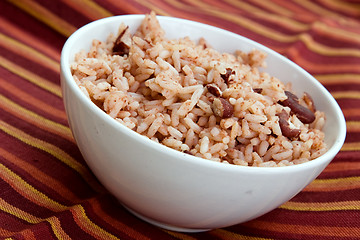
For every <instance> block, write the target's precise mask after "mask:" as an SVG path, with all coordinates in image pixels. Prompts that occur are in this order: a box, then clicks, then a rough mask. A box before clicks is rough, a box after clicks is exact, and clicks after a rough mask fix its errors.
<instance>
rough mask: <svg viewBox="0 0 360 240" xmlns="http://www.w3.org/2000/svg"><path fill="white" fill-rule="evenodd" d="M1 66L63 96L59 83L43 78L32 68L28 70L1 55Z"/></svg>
mask: <svg viewBox="0 0 360 240" xmlns="http://www.w3.org/2000/svg"><path fill="white" fill-rule="evenodd" d="M0 66H2V67H4V68H6V69H7V70H9V71H10V72H12V73H14V74H16V75H18V76H20V77H22V78H23V79H26V80H28V81H29V82H31V83H33V84H34V85H37V86H39V87H41V88H42V89H45V90H47V91H49V92H51V93H53V94H54V95H56V96H58V97H61V88H60V86H59V85H57V84H55V83H53V82H50V81H48V80H47V79H45V78H42V77H40V76H38V75H36V74H34V73H33V72H31V71H30V70H27V69H25V68H23V67H20V66H19V65H16V64H15V63H13V62H11V61H9V60H7V59H6V58H3V57H2V56H0Z"/></svg>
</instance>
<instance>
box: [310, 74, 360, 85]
mask: <svg viewBox="0 0 360 240" xmlns="http://www.w3.org/2000/svg"><path fill="white" fill-rule="evenodd" d="M314 77H315V78H316V79H317V80H319V81H320V82H321V83H322V84H326V85H330V84H341V85H344V84H360V74H346V73H344V74H341V73H339V74H319V75H314Z"/></svg>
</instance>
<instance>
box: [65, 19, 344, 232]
mask: <svg viewBox="0 0 360 240" xmlns="http://www.w3.org/2000/svg"><path fill="white" fill-rule="evenodd" d="M143 18H144V16H143V15H123V16H114V17H110V18H105V19H101V20H98V21H95V22H92V23H90V24H88V25H85V26H84V27H82V28H80V29H79V30H77V31H76V32H75V33H74V34H72V36H70V37H69V39H68V40H67V42H66V43H65V45H64V47H63V50H62V53H61V86H62V93H63V100H64V104H65V108H66V113H67V116H68V120H69V124H70V127H71V130H72V132H73V135H74V137H75V140H76V142H77V144H78V146H79V148H80V151H81V153H82V155H83V157H84V158H85V160H86V162H87V164H88V166H89V167H90V168H91V170H92V171H93V172H94V173H95V175H96V176H97V178H98V179H99V180H100V182H101V183H102V184H103V185H104V186H105V187H106V188H107V189H108V190H109V191H110V192H111V193H112V194H113V195H114V196H115V197H117V199H118V200H119V201H120V203H121V204H123V205H124V206H125V207H126V208H127V209H129V211H131V212H132V213H134V214H135V215H137V216H138V217H140V218H142V219H144V220H146V221H148V222H150V223H153V224H155V225H157V226H161V227H164V228H167V229H171V230H176V231H186V232H192V231H193V232H195V231H205V230H208V229H214V228H221V227H226V226H231V225H234V224H238V223H242V222H245V221H248V220H251V219H254V218H256V217H258V216H261V215H263V214H265V213H267V212H269V211H271V210H273V209H275V208H276V207H278V206H279V205H281V204H283V203H284V202H286V201H288V200H289V199H291V198H292V197H293V196H294V195H296V194H297V193H298V192H299V191H301V190H302V189H303V188H304V187H305V186H306V185H308V184H309V183H310V182H311V181H313V180H314V179H315V178H316V177H317V176H318V175H319V174H320V173H321V172H322V171H323V169H324V168H325V167H326V166H327V165H328V164H329V163H330V161H331V160H332V159H333V158H334V156H335V155H336V154H337V153H338V151H339V150H340V148H341V146H342V145H343V143H344V140H345V134H346V126H345V120H344V116H343V114H342V111H341V109H340V108H339V106H338V104H337V103H336V101H335V100H334V98H333V97H332V96H331V95H330V93H329V92H328V91H327V90H326V89H325V88H324V87H323V86H322V85H321V84H320V83H319V82H318V81H317V80H316V79H314V78H313V77H312V76H311V75H310V74H308V73H307V72H306V71H304V70H303V69H302V68H300V67H299V66H297V65H296V64H294V63H293V62H291V61H290V60H288V59H287V58H285V57H283V56H281V55H279V54H278V53H276V52H274V51H272V50H270V49H268V48H266V47H264V46H262V45H260V44H258V43H256V42H254V41H251V40H249V39H247V38H244V37H242V36H239V35H237V34H234V33H231V32H229V31H225V30H222V29H219V28H215V27H212V26H209V25H205V24H201V23H197V22H192V21H188V20H183V19H178V18H171V17H158V20H159V22H160V24H161V26H162V28H163V29H164V30H165V32H166V34H167V36H168V37H169V38H179V37H184V36H189V37H190V38H191V39H193V40H197V39H199V38H200V37H204V38H205V39H206V40H207V41H208V42H209V43H210V45H211V46H213V47H214V48H215V49H217V50H219V51H224V52H233V51H234V50H236V49H240V50H243V51H250V50H252V49H254V48H256V49H259V50H261V51H264V52H266V53H267V55H268V57H267V60H266V62H267V65H268V67H267V68H266V69H265V71H266V72H268V73H269V74H271V75H273V76H275V77H277V78H279V79H280V80H281V81H283V82H292V84H293V88H294V90H295V91H296V92H298V93H302V92H303V91H306V92H308V93H309V94H310V95H311V96H312V97H313V99H314V101H315V104H316V107H317V108H318V109H319V110H321V111H324V112H325V113H326V116H327V122H326V125H325V128H324V132H325V134H326V137H325V141H326V143H327V145H328V147H329V150H328V151H327V153H326V154H324V155H323V156H321V157H319V158H318V159H315V160H313V161H310V162H307V163H303V164H300V165H296V166H288V167H280V168H257V167H242V166H234V165H226V164H221V163H216V162H212V161H209V160H205V159H201V158H197V157H194V156H191V155H188V154H184V153H181V152H178V151H175V150H173V149H170V148H168V147H165V146H163V145H160V144H157V143H155V142H153V141H151V140H149V139H148V138H146V137H144V136H141V135H140V134H138V133H135V132H133V131H132V130H130V129H128V128H126V127H124V126H122V125H121V124H120V123H118V122H117V121H115V120H114V119H112V118H111V117H110V116H108V115H107V114H105V113H104V112H103V111H102V110H101V109H100V108H98V107H97V106H96V105H95V104H93V103H92V102H91V101H90V100H89V99H88V98H86V97H85V95H84V94H83V93H82V92H81V91H80V89H79V88H78V86H77V85H76V83H75V81H74V80H73V78H72V76H71V72H70V64H71V63H72V62H73V59H74V55H75V53H77V52H79V51H80V50H81V49H85V50H88V49H89V47H90V45H91V42H92V40H93V39H99V40H105V39H106V37H107V36H108V34H109V33H110V32H113V33H115V34H116V33H117V30H118V27H119V25H120V23H121V22H124V23H125V24H127V25H129V27H130V29H132V30H135V29H136V28H137V26H139V25H140V23H141V21H142V19H143Z"/></svg>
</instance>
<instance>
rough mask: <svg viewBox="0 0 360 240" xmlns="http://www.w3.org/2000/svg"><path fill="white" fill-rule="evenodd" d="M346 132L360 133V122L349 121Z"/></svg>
mask: <svg viewBox="0 0 360 240" xmlns="http://www.w3.org/2000/svg"><path fill="white" fill-rule="evenodd" d="M346 130H347V131H348V132H360V122H359V121H347V122H346Z"/></svg>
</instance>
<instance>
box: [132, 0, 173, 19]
mask: <svg viewBox="0 0 360 240" xmlns="http://www.w3.org/2000/svg"><path fill="white" fill-rule="evenodd" d="M135 1H136V2H137V3H138V4H140V5H143V6H144V7H146V8H148V9H151V10H152V11H154V12H155V13H156V14H158V15H162V16H170V14H169V13H168V12H166V11H165V10H164V9H163V8H161V7H159V5H161V4H159V3H156V2H155V3H151V2H150V1H143V0H135Z"/></svg>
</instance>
